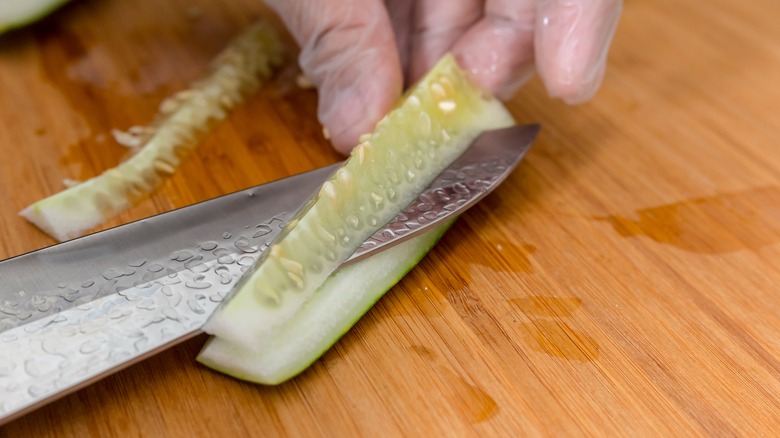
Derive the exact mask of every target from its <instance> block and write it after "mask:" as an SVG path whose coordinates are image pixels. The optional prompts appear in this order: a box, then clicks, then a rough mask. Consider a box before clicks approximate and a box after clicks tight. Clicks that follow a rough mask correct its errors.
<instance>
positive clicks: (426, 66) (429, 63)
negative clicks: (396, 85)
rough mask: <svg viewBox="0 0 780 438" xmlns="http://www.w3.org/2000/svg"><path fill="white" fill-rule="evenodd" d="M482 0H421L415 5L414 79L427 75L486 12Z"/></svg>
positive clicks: (410, 72)
mask: <svg viewBox="0 0 780 438" xmlns="http://www.w3.org/2000/svg"><path fill="white" fill-rule="evenodd" d="M482 7H483V1H482V0H460V1H453V0H419V1H417V3H416V5H415V8H414V29H413V31H412V37H411V43H410V44H411V58H410V63H409V69H408V70H407V75H408V79H409V81H410V82H415V81H417V80H418V79H419V78H421V77H422V76H424V75H425V73H426V72H427V71H428V70H430V68H431V67H433V65H434V64H435V63H436V61H438V60H439V58H441V57H442V56H443V55H444V54H445V53H447V52H448V51H449V50H450V49H451V48H452V46H453V44H454V43H455V41H456V40H457V39H458V38H459V37H460V36H461V35H463V33H464V32H466V30H467V29H468V28H469V27H471V26H472V25H473V24H474V23H475V22H476V21H478V20H479V18H480V17H481V16H482Z"/></svg>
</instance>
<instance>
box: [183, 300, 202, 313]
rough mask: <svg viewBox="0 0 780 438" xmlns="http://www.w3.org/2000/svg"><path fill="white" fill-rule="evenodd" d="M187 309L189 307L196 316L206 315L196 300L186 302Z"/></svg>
mask: <svg viewBox="0 0 780 438" xmlns="http://www.w3.org/2000/svg"><path fill="white" fill-rule="evenodd" d="M187 307H189V308H190V310H192V312H193V313H196V314H198V315H202V314H204V313H206V310H204V309H203V307H202V306H201V305H200V304H199V303H198V302H197V301H196V300H193V299H189V300H187Z"/></svg>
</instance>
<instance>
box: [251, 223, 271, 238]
mask: <svg viewBox="0 0 780 438" xmlns="http://www.w3.org/2000/svg"><path fill="white" fill-rule="evenodd" d="M271 231H273V229H272V228H271V226H270V225H266V224H260V225H258V226H256V227H255V232H254V234H252V238H254V239H257V238H258V237H263V236H265V235H267V234H270V233H271Z"/></svg>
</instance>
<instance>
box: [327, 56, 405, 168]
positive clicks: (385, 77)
mask: <svg viewBox="0 0 780 438" xmlns="http://www.w3.org/2000/svg"><path fill="white" fill-rule="evenodd" d="M363 60H364V61H363V62H365V63H367V64H366V65H351V66H349V67H348V71H345V72H342V73H341V74H339V75H337V76H336V77H335V78H334V80H333V81H328V82H326V83H325V84H323V86H322V87H321V88H320V99H319V101H320V107H319V119H320V122H321V123H322V124H323V126H324V127H325V128H326V129H327V131H328V133H329V134H330V141H331V143H332V144H333V147H334V148H335V149H336V150H337V151H338V152H340V153H343V154H348V153H349V152H350V151H351V150H352V148H353V147H354V146H355V145H357V144H358V139H359V137H360V136H361V135H363V134H365V133H367V132H372V131H373V130H374V128H375V126H376V124H377V122H378V121H379V120H380V119H381V118H382V117H384V115H385V114H386V113H387V112H388V111H389V110H390V109H391V108H392V107H393V105H394V104H395V102H396V100H397V99H398V98H399V97H400V96H401V91H402V87H403V78H402V74H401V71H400V68H393V66H392V65H386V64H384V63H381V62H378V63H375V62H371V59H369V58H363Z"/></svg>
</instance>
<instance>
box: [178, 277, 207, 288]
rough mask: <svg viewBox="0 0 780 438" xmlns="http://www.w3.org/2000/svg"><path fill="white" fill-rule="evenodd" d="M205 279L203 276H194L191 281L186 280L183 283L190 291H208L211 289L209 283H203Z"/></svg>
mask: <svg viewBox="0 0 780 438" xmlns="http://www.w3.org/2000/svg"><path fill="white" fill-rule="evenodd" d="M204 278H206V276H205V275H196V276H195V278H193V279H192V280H188V281H186V282H185V283H184V285H185V286H187V287H188V288H190V289H208V288H210V287H211V283H209V282H206V281H203V279H204Z"/></svg>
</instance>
